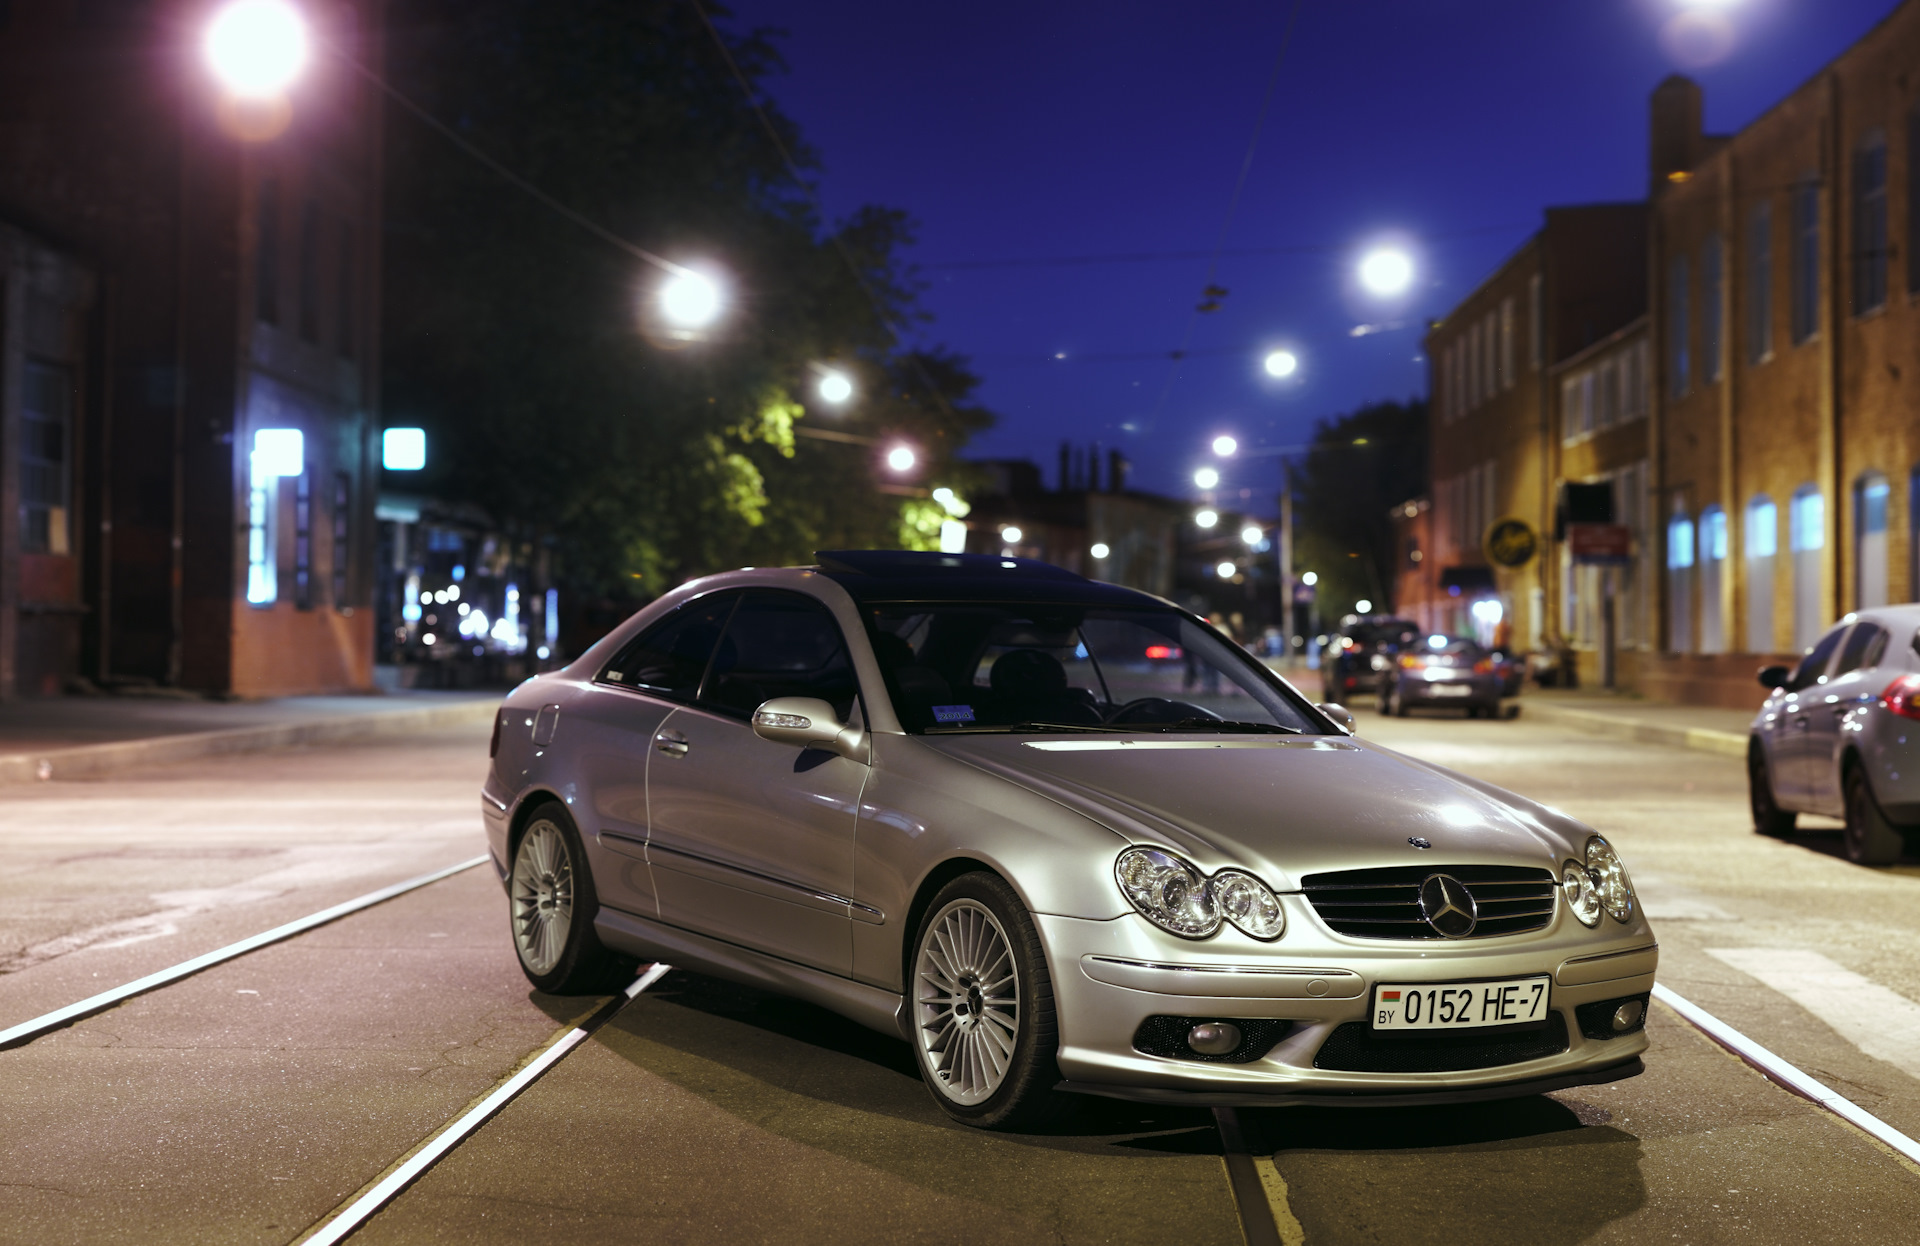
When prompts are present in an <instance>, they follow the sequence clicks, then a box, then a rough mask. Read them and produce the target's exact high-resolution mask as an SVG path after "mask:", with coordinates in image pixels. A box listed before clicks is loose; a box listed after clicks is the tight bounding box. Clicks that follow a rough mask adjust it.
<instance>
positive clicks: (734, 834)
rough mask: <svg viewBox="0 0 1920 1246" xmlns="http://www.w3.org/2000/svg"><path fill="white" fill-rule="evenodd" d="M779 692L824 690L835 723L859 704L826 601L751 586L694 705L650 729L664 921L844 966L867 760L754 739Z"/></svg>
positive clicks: (848, 958) (653, 841)
mask: <svg viewBox="0 0 1920 1246" xmlns="http://www.w3.org/2000/svg"><path fill="white" fill-rule="evenodd" d="M777 696H804V697H818V698H819V699H821V700H824V701H827V702H829V703H831V704H832V705H833V707H834V709H835V711H836V712H837V713H839V714H840V716H841V720H842V721H843V722H845V721H848V720H849V718H851V717H855V716H856V710H857V705H858V696H857V685H856V682H855V677H854V673H853V666H852V662H851V660H850V658H849V656H848V652H847V645H846V641H845V638H844V637H843V636H842V635H841V633H840V627H839V624H838V623H837V622H836V621H835V620H834V618H833V615H832V614H831V613H830V612H829V611H828V610H827V608H826V607H825V606H824V605H822V604H821V603H820V602H819V601H817V600H815V599H814V598H812V597H808V596H806V595H804V594H801V593H794V592H785V591H777V590H771V589H754V590H749V591H748V592H747V593H746V594H745V596H744V597H743V598H742V600H741V603H740V605H739V607H738V609H736V610H735V611H734V613H733V616H732V618H731V619H730V620H729V622H728V624H727V628H726V631H725V633H724V634H723V636H722V639H721V641H720V644H719V647H718V648H717V650H716V651H715V653H714V657H713V661H712V662H711V664H710V667H709V670H708V673H707V676H706V679H705V681H704V682H703V684H702V685H701V689H700V695H699V697H698V699H697V700H696V701H695V702H694V703H693V704H692V705H688V706H684V707H682V708H680V709H677V710H675V711H674V712H673V714H672V715H671V716H670V717H669V718H668V719H667V720H666V721H665V723H664V724H662V726H661V727H660V729H659V730H658V731H657V732H656V733H655V738H654V744H653V749H654V751H653V759H652V765H651V767H650V769H649V771H648V778H647V799H648V810H649V824H648V827H649V830H648V841H647V844H648V848H647V853H648V861H649V863H650V864H651V866H652V869H653V878H654V883H655V886H656V887H657V889H658V892H659V898H660V917H661V920H663V921H666V922H669V923H671V924H673V925H676V926H681V927H684V928H685V929H688V930H692V931H695V932H697V933H700V934H704V935H709V936H711V937H713V938H716V939H723V940H725V941H727V942H728V943H735V944H739V945H741V946H743V947H749V948H753V949H755V950H757V951H761V952H767V953H770V954H772V955H775V956H779V957H782V958H784V959H787V960H793V961H798V962H800V963H802V964H807V965H812V966H814V967H816V968H819V969H824V970H827V971H829V972H831V973H836V974H842V975H845V974H849V973H851V972H852V967H853V934H852V929H851V917H850V911H849V903H850V902H849V900H848V896H849V893H850V889H851V886H852V882H853V836H854V823H855V819H856V818H857V816H858V811H859V807H860V791H861V788H862V787H863V786H864V784H865V782H866V778H867V773H868V768H867V766H866V765H865V764H863V763H862V762H858V761H853V760H850V759H848V758H845V757H841V756H839V755H837V754H833V753H827V752H823V751H821V750H818V749H801V748H796V747H794V746H792V745H786V744H775V743H773V742H771V741H768V740H763V739H761V738H760V737H759V736H757V735H755V734H754V733H753V728H752V726H751V725H750V724H749V719H750V717H751V715H752V713H753V711H754V709H755V708H756V707H757V706H759V705H760V703H761V702H763V701H765V700H767V699H769V698H771V697H777Z"/></svg>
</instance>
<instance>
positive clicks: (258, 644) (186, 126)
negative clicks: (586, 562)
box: [0, 0, 381, 696]
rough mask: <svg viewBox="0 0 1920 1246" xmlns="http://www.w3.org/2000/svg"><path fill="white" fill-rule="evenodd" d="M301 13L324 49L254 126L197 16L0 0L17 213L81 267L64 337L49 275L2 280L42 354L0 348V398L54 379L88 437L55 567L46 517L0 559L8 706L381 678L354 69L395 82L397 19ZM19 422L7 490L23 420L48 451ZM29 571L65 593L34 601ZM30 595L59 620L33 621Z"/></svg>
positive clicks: (7, 536)
mask: <svg viewBox="0 0 1920 1246" xmlns="http://www.w3.org/2000/svg"><path fill="white" fill-rule="evenodd" d="M309 11H310V17H311V19H312V20H313V21H314V22H315V24H316V27H317V29H316V31H315V39H314V44H315V48H316V53H315V55H314V58H313V61H312V64H311V65H310V66H309V68H308V69H307V72H306V74H305V75H304V77H303V78H302V80H301V81H300V82H299V83H298V84H297V85H296V86H295V88H294V89H293V90H292V92H291V93H290V95H289V97H288V99H287V100H286V101H285V104H286V107H284V108H274V107H267V106H262V107H259V108H254V109H242V108H237V107H235V106H234V105H233V104H231V103H230V102H228V101H225V100H223V98H222V97H221V95H220V93H219V91H218V88H217V87H216V86H215V84H214V83H213V82H212V80H211V77H210V75H209V74H208V72H207V71H206V68H205V66H204V65H203V63H202V60H201V42H200V41H201V32H202V24H203V23H204V22H205V20H206V19H207V18H208V16H209V15H210V12H211V6H210V5H209V4H207V3H203V2H201V0H123V2H121V3H98V2H94V3H83V2H81V0H38V2H36V3H34V4H30V5H28V4H14V5H0V219H4V220H6V221H9V222H11V223H12V224H13V225H14V226H16V227H17V229H18V230H19V231H21V236H23V237H31V238H33V239H36V240H37V241H36V243H35V245H36V246H38V247H40V248H42V249H43V251H45V252H47V253H53V254H58V255H60V256H62V257H64V260H63V262H65V263H68V264H70V265H71V266H72V267H73V269H74V271H76V272H80V273H84V274H86V277H87V279H86V281H83V282H77V283H69V286H68V294H69V296H70V297H68V296H63V297H64V298H65V301H64V303H62V308H63V310H62V311H61V312H60V313H59V315H60V316H65V317H66V320H65V321H63V322H62V323H64V325H65V328H63V329H62V330H60V332H61V333H63V334H64V337H59V341H60V342H61V343H64V345H58V344H55V340H54V339H55V337H57V336H59V335H58V334H53V335H52V336H50V334H52V331H51V330H49V329H47V328H45V327H44V326H47V325H50V324H52V323H53V320H54V319H58V318H59V317H58V316H54V313H53V312H52V311H51V310H50V309H49V308H48V307H47V306H46V304H45V302H44V300H42V301H36V300H40V299H41V296H40V295H38V294H36V293H34V292H33V291H34V290H37V289H39V288H40V286H36V285H34V284H33V283H34V282H41V283H42V284H44V281H43V278H42V277H41V276H33V277H31V278H21V277H19V276H18V274H19V273H20V272H21V271H22V270H21V269H20V268H19V267H18V266H9V267H8V268H7V269H6V271H7V273H8V274H9V276H8V286H7V290H8V300H9V301H8V303H7V304H6V306H7V307H8V308H10V309H11V308H19V307H21V305H22V304H21V300H25V308H24V311H23V312H22V313H20V314H22V315H24V317H25V318H24V320H21V319H18V318H17V316H15V315H9V316H8V317H7V332H8V337H7V339H6V340H7V341H9V342H13V341H16V340H17V341H21V342H23V343H24V344H23V346H22V347H21V349H20V350H19V351H17V352H13V353H7V354H0V393H5V394H9V395H13V394H22V393H28V392H35V393H41V392H46V391H48V386H50V385H51V386H52V387H53V389H54V390H57V391H58V393H59V397H58V398H57V399H43V406H44V405H45V404H46V403H47V402H52V403H53V404H54V405H55V406H57V407H58V408H59V410H60V411H61V412H62V413H63V414H62V418H63V419H64V420H65V421H66V427H67V429H68V431H69V433H70V436H69V437H68V438H67V440H66V441H65V442H64V443H63V448H64V449H65V450H66V456H65V461H64V462H62V463H60V464H58V465H57V472H58V474H59V477H60V485H59V489H58V492H59V493H60V494H61V496H63V497H65V498H67V499H69V501H68V505H67V507H66V521H67V523H66V532H65V540H66V542H67V546H66V552H65V554H54V553H53V552H52V550H51V539H52V538H50V537H46V536H44V535H42V531H43V528H45V526H46V525H45V522H44V517H45V514H46V513H47V512H46V510H45V508H42V510H41V511H39V512H25V513H26V514H29V515H36V514H37V515H38V516H39V517H38V518H32V519H31V520H30V521H19V520H15V519H13V518H11V517H13V516H15V514H16V510H17V508H16V507H15V506H14V505H12V504H9V505H8V506H7V508H6V514H7V515H8V516H9V517H10V518H9V520H8V526H5V527H0V540H3V541H4V542H5V543H6V547H7V553H6V555H5V557H4V558H0V567H16V566H17V567H18V569H19V570H18V572H17V574H16V573H8V574H16V579H14V580H12V581H6V582H5V583H0V596H5V595H6V594H7V593H8V592H12V593H14V594H15V596H14V598H13V599H12V601H13V605H12V606H11V607H9V606H7V605H5V604H0V631H4V629H5V627H6V626H8V624H7V622H6V620H7V619H8V618H9V617H10V616H9V614H8V611H9V609H11V610H12V611H13V614H12V616H11V617H12V618H13V620H14V623H13V626H15V627H16V628H17V629H18V630H17V631H16V635H15V637H14V638H13V639H12V640H11V641H10V642H9V640H8V638H7V637H6V636H4V635H0V649H6V648H8V646H9V644H11V646H15V647H18V646H23V645H29V644H31V645H32V646H37V648H36V650H35V652H36V653H38V654H39V655H40V656H37V657H35V658H34V659H33V662H34V666H33V674H32V676H31V678H29V679H27V680H24V681H22V680H21V679H19V678H18V677H17V676H16V677H14V678H11V679H9V678H8V677H7V674H6V666H5V664H4V662H0V696H5V695H15V694H19V693H23V692H24V693H44V692H47V691H49V690H51V689H53V688H56V687H58V686H60V685H61V684H62V683H64V682H66V681H68V680H70V679H72V678H73V677H74V676H85V677H87V678H90V679H93V680H96V681H101V682H109V683H111V682H125V681H136V682H141V681H150V682H155V683H162V684H176V685H181V686H185V687H190V688H197V689H204V690H208V691H217V692H223V693H233V694H238V695H268V694H275V693H290V692H303V691H318V690H327V689H351V688H366V687H369V686H370V685H371V681H372V669H371V667H372V649H373V646H372V622H373V620H372V613H371V611H370V610H369V609H367V606H368V605H369V603H370V600H371V598H370V593H371V588H370V583H371V574H370V572H371V566H370V562H371V552H372V547H371V541H372V525H373V505H374V495H375V493H376V491H377V479H376V473H377V471H378V460H377V457H376V453H377V440H378V431H377V430H378V428H379V418H378V393H379V384H378V382H379V369H378V348H377V343H378V324H377V316H378V307H379V302H378V295H379V285H380V282H379V273H380V267H379V248H378V242H379V228H378V227H379V221H380V211H379V204H380V172H379V170H380V141H379V135H380V109H379V107H378V101H377V100H376V98H375V97H374V95H373V93H372V88H370V87H369V86H367V85H366V84H365V82H364V81H363V80H362V79H360V78H359V77H358V76H356V75H355V74H354V72H353V71H352V69H351V68H350V67H349V66H348V65H347V64H346V63H344V62H343V60H342V59H341V54H344V55H346V56H351V57H355V58H357V59H359V60H360V61H362V62H363V63H367V64H372V65H376V66H377V65H378V63H379V59H380V58H379V46H378V44H379V40H378V32H379V30H380V18H381V6H380V0H341V2H339V3H333V4H329V5H326V6H309ZM323 48H324V49H328V50H327V51H324V52H323V51H321V50H320V49H323ZM33 271H35V272H39V271H40V270H33ZM83 286H84V287H86V288H85V290H84V297H83V296H82V287H83ZM56 301H58V300H56ZM49 317H53V319H49ZM36 325H39V326H43V327H41V328H36V327H35V326H36ZM22 335H24V336H22ZM6 369H15V370H16V371H17V370H20V369H26V370H27V371H25V372H21V373H19V375H14V374H11V373H7V372H6V371H5V370H6ZM49 369H51V371H49ZM50 378H51V379H50ZM36 387H37V388H36ZM17 408H18V404H17V403H15V404H13V405H10V406H9V407H8V408H7V410H8V412H9V413H10V414H9V416H8V424H7V427H6V439H5V442H4V444H0V463H4V464H7V465H9V466H8V470H6V471H5V472H4V473H0V476H4V478H5V479H6V480H7V481H9V482H14V481H17V480H18V479H20V474H21V470H22V468H23V467H24V466H25V465H26V463H25V460H26V459H27V458H29V457H31V456H32V450H31V449H30V448H28V443H25V442H23V441H22V440H21V438H22V437H23V436H25V435H27V433H28V431H29V424H30V425H31V428H32V429H33V430H39V434H40V435H43V440H42V441H41V442H38V443H34V444H38V445H41V446H43V447H44V446H45V445H48V444H51V443H49V442H47V441H45V440H44V430H45V428H46V427H48V425H49V421H48V420H47V419H45V418H38V417H37V418H35V419H34V420H32V421H28V422H24V423H23V422H20V421H19V420H18V419H17V417H16V416H15V415H13V414H11V413H13V412H15V411H16V409H17ZM256 449H259V450H262V451H264V453H262V454H260V455H256V454H255V451H256ZM52 470H55V469H52V468H47V467H46V465H45V464H44V462H43V463H42V464H41V467H40V468H36V471H37V472H38V474H39V477H40V478H42V479H43V480H44V479H45V478H47V476H48V472H49V471H52ZM9 487H16V486H13V485H10V486H9ZM46 487H47V489H49V490H52V488H53V487H52V486H51V485H48V486H46ZM34 542H40V543H41V545H42V546H45V548H36V546H35V545H34ZM61 558H64V559H65V560H66V561H65V563H64V564H63V568H64V569H62V570H59V571H57V572H56V571H50V570H48V568H49V567H52V566H54V563H53V562H50V561H48V560H49V559H61ZM29 574H31V575H33V576H37V577H39V578H38V579H37V580H35V581H33V583H34V584H37V585H38V587H37V588H33V589H32V591H33V592H36V593H41V594H43V595H45V594H52V595H53V597H51V598H48V599H47V600H45V601H42V600H39V599H35V600H33V601H23V600H22V599H21V598H20V597H19V594H20V593H21V592H23V591H25V588H26V585H25V581H24V579H23V578H22V577H25V576H26V575H29ZM63 577H64V578H63ZM6 584H11V585H12V586H13V587H11V588H8V587H7V586H6ZM67 585H72V586H77V588H76V591H74V592H73V593H71V594H70V595H69V597H68V598H65V599H61V600H54V599H53V598H57V597H58V596H59V592H58V591H57V590H61V589H62V586H67ZM29 605H32V606H35V607H38V606H43V605H52V606H59V607H61V609H62V610H64V612H65V613H64V615H62V614H61V613H60V611H42V612H41V613H40V615H38V616H36V618H37V619H39V621H38V622H35V623H34V624H33V625H32V626H31V627H29V626H27V624H26V623H25V622H23V621H24V620H26V619H27V617H28V616H27V615H26V614H23V613H20V611H22V610H24V609H25V608H26V607H27V606H29ZM58 619H64V622H61V621H57V620H58ZM48 620H56V621H53V622H49V621H48ZM61 628H65V629H67V631H66V632H65V633H62V634H61V635H60V636H58V637H56V638H55V639H53V640H46V639H44V638H45V637H47V636H50V635H52V634H53V633H54V632H58V631H60V629H61ZM35 629H37V631H35ZM30 634H31V635H38V636H40V637H42V638H43V639H40V640H31V641H30V640H29V636H30ZM21 652H24V649H22V650H21ZM50 654H51V655H53V656H52V657H49V656H48V655H50Z"/></svg>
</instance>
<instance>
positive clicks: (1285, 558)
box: [1279, 455, 1294, 659]
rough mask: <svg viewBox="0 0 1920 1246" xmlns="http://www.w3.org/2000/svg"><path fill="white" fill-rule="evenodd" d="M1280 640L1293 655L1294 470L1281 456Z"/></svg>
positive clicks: (1288, 654) (1290, 654) (1289, 655)
mask: <svg viewBox="0 0 1920 1246" xmlns="http://www.w3.org/2000/svg"><path fill="white" fill-rule="evenodd" d="M1279 545H1280V640H1281V643H1282V644H1283V645H1285V647H1286V651H1287V657H1288V658H1289V659H1291V658H1292V657H1293V628H1294V618H1293V472H1292V471H1291V470H1289V468H1288V466H1287V459H1286V456H1285V455H1282V456H1281V458H1280V541H1279Z"/></svg>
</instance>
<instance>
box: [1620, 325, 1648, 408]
mask: <svg viewBox="0 0 1920 1246" xmlns="http://www.w3.org/2000/svg"><path fill="white" fill-rule="evenodd" d="M1620 373H1621V375H1620V421H1621V423H1625V422H1626V421H1628V420H1637V419H1639V418H1640V417H1641V416H1643V415H1645V414H1646V413H1647V343H1646V341H1645V340H1644V339H1643V340H1641V341H1638V342H1635V343H1634V344H1633V349H1631V350H1629V351H1627V352H1626V353H1625V354H1624V355H1622V356H1621V357H1620Z"/></svg>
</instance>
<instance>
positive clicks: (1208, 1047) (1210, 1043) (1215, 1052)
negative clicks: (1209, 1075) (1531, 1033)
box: [1187, 1018, 1617, 1056]
mask: <svg viewBox="0 0 1920 1246" xmlns="http://www.w3.org/2000/svg"><path fill="white" fill-rule="evenodd" d="M1616 1019H1617V1018H1616ZM1240 1041H1241V1038H1240V1027H1239V1026H1237V1025H1232V1024H1230V1023H1228V1022H1225V1021H1208V1022H1205V1023H1203V1024H1201V1025H1196V1026H1194V1027H1193V1028H1192V1029H1191V1030H1188V1031H1187V1046H1189V1047H1191V1048H1193V1049H1194V1051H1196V1052H1198V1053H1199V1054H1200V1055H1203V1056H1224V1055H1228V1054H1230V1053H1232V1052H1233V1051H1234V1050H1235V1049H1236V1048H1238V1047H1239V1046H1240Z"/></svg>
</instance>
